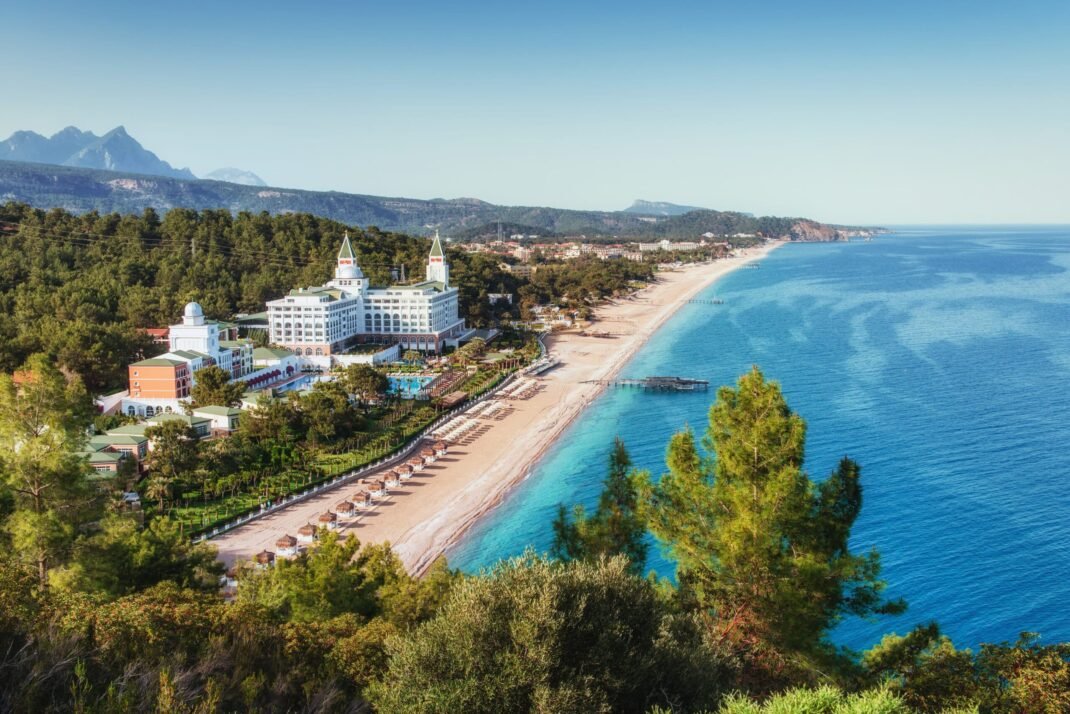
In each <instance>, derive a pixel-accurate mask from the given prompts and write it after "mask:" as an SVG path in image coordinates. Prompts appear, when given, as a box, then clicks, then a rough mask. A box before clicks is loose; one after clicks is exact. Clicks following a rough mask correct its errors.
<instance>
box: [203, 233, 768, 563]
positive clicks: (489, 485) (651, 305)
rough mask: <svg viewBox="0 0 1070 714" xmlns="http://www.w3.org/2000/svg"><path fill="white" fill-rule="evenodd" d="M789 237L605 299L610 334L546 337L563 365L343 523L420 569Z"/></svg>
mask: <svg viewBox="0 0 1070 714" xmlns="http://www.w3.org/2000/svg"><path fill="white" fill-rule="evenodd" d="M780 245H783V242H779V241H778V242H770V243H766V244H764V245H762V246H758V247H756V248H752V249H748V250H745V251H742V253H741V254H740V255H739V256H737V257H734V258H728V259H725V260H720V261H717V262H715V263H708V264H701V265H694V266H687V267H684V268H681V269H679V270H676V271H672V272H667V273H663V274H660V277H659V279H658V280H657V281H656V282H655V283H652V284H651V285H648V286H646V287H644V288H643V289H641V290H639V291H638V292H637V293H635V294H633V295H632V296H629V297H628V298H625V299H622V300H619V301H615V302H612V303H609V304H607V305H603V306H600V307H599V308H598V310H597V311H596V315H595V319H594V320H593V326H594V327H596V328H597V329H598V330H600V331H604V332H609V333H610V334H611V335H612V337H611V338H597V337H592V336H589V335H588V336H583V335H580V334H578V333H576V332H567V333H560V334H558V335H553V336H551V337H549V338H548V339H547V351H548V352H549V353H552V354H553V355H554V356H556V357H557V358H558V359H559V360H560V361H561V364H560V365H559V366H557V367H555V368H554V369H552V370H550V371H549V372H547V373H545V374H544V375H541V376H540V377H538V378H536V380H535V382H536V383H537V389H535V390H533V393H532V394H530V395H529V396H527V397H526V398H507V399H506V398H503V399H502V401H504V402H506V403H507V404H508V408H507V409H505V410H504V411H503V413H502V414H499V415H497V416H496V417H494V418H486V419H480V422H481V425H480V428H479V429H478V430H477V432H476V433H475V434H474V435H473V436H471V437H469V438H467V439H464V440H462V442H461V443H459V444H455V445H452V446H451V448H450V453H449V454H448V455H447V456H446V457H445V458H442V459H440V460H439V461H438V462H436V463H435V464H432V465H430V466H429V467H428V468H427V470H426V471H424V472H423V473H421V474H419V475H418V476H417V477H416V478H413V479H411V480H410V481H408V482H405V483H404V484H402V487H401V488H400V489H396V490H392V493H391V495H390V497H389V498H388V499H386V500H384V501H381V502H380V503H379V504H378V505H377V507H376V508H375V509H373V510H372V511H369V512H366V513H364V514H363V515H362V517H361V518H360V520H359V521H357V522H354V523H349V524H343V525H342V526H341V527H340V528H339V531H340V532H342V533H345V534H354V535H356V536H357V537H358V538H359V539H360V540H361V542H362V543H381V542H389V543H390V544H391V546H392V547H393V549H394V552H395V553H396V554H397V556H398V557H399V558H400V559H401V561H402V563H403V564H404V565H405V567H406V568H407V569H408V570H409V571H410V572H412V573H413V574H415V575H421V574H423V573H424V572H426V570H427V569H428V568H429V567H430V565H431V564H432V563H433V562H434V561H435V560H436V559H437V558H438V557H439V556H441V555H442V554H443V553H445V552H446V550H448V549H449V548H451V547H452V546H454V545H455V544H456V543H457V542H459V541H460V540H461V538H463V537H464V535H465V534H466V533H467V531H468V529H469V528H470V527H471V526H472V525H473V524H474V523H476V522H477V521H478V520H479V519H480V518H482V517H483V516H485V515H486V514H487V513H489V512H490V511H492V510H493V509H494V508H496V507H497V506H498V505H500V504H501V503H502V501H503V500H504V499H505V497H506V496H507V495H508V493H509V492H510V491H512V489H513V488H515V487H516V486H517V485H518V484H519V483H521V482H522V481H523V480H524V479H525V478H527V477H528V476H529V475H530V473H531V471H532V469H533V467H534V465H535V464H536V463H537V462H538V461H539V459H541V458H542V457H543V455H544V454H545V453H546V451H547V450H548V449H549V448H550V447H551V446H552V445H553V444H554V442H556V441H557V439H558V437H559V436H560V435H561V434H562V433H563V432H564V430H565V429H566V428H568V426H570V425H571V424H572V422H573V421H574V420H575V418H576V417H577V416H579V414H581V413H582V412H583V410H584V409H585V408H586V407H587V406H588V405H589V404H590V403H591V402H592V401H593V400H594V398H595V397H597V396H598V395H599V394H600V393H601V391H602V389H604V385H603V384H601V383H600V381H601V380H608V379H612V378H613V377H614V376H616V375H617V374H618V373H619V372H620V370H621V369H622V368H623V366H624V365H625V364H626V363H627V362H628V361H629V360H630V359H631V358H632V357H633V356H634V355H635V353H636V352H637V351H638V350H639V349H640V348H641V347H642V346H643V345H644V344H646V342H647V340H649V339H650V337H651V336H652V335H653V333H654V332H655V331H656V330H657V329H658V328H659V327H660V326H661V325H662V324H663V323H664V322H665V321H666V320H667V319H669V318H670V317H671V316H672V315H673V314H675V313H676V311H677V310H678V309H679V308H680V307H681V306H682V305H684V304H686V303H687V301H688V300H690V299H692V298H693V297H694V296H695V295H696V294H698V293H699V292H701V291H702V290H705V289H706V288H708V287H709V286H710V285H712V284H714V283H715V282H716V281H717V280H719V279H720V278H722V277H724V276H725V275H728V274H729V273H731V272H733V271H734V270H737V269H738V268H740V267H742V266H743V265H746V264H747V263H751V262H754V261H756V260H760V259H761V258H763V257H764V256H766V255H768V254H769V253H770V252H772V251H773V250H775V249H776V248H778V247H779V246H780ZM356 490H358V487H357V486H355V485H348V486H345V485H339V486H337V487H335V488H331V489H326V490H325V491H324V492H323V493H322V494H319V495H317V496H315V497H313V498H311V499H309V500H307V501H304V502H301V503H296V504H294V507H293V508H292V509H283V510H280V511H278V512H276V513H274V514H271V515H269V516H266V517H264V518H261V519H258V520H257V521H254V522H251V523H248V524H246V525H244V526H241V527H239V528H236V529H235V530H233V531H231V532H229V533H227V534H225V535H222V536H220V537H219V538H217V539H213V541H212V543H213V544H214V545H215V546H216V547H217V548H218V549H219V557H220V559H221V560H223V562H224V563H226V564H227V565H228V566H229V565H231V564H233V563H234V562H236V561H238V560H241V559H245V558H248V557H251V556H252V555H253V554H254V553H257V552H259V551H260V550H263V549H268V550H273V549H274V543H275V540H276V539H278V538H279V537H280V536H282V535H283V534H284V533H289V534H291V535H293V534H295V532H296V529H297V528H299V527H300V526H301V525H304V524H305V523H306V522H310V521H311V522H315V520H316V518H317V516H318V515H319V514H321V513H323V512H324V511H326V510H329V509H333V508H334V505H335V504H336V502H338V501H340V500H342V499H343V498H345V497H347V496H350V495H351V492H355V491H356Z"/></svg>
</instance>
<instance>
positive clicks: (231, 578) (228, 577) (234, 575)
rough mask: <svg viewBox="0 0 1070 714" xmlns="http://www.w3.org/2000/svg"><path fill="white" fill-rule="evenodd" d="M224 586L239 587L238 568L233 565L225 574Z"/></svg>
mask: <svg viewBox="0 0 1070 714" xmlns="http://www.w3.org/2000/svg"><path fill="white" fill-rule="evenodd" d="M223 587H224V588H231V589H233V588H236V587H238V568H237V567H233V568H231V569H229V570H228V571H227V572H226V573H225V574H224V575H223Z"/></svg>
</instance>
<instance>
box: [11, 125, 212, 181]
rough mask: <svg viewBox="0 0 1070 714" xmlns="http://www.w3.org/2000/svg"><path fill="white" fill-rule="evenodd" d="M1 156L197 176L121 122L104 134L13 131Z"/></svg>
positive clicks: (51, 162)
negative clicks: (152, 148)
mask: <svg viewBox="0 0 1070 714" xmlns="http://www.w3.org/2000/svg"><path fill="white" fill-rule="evenodd" d="M0 159H3V160H6V161H26V162H32V163H39V164H56V165H59V166H75V167H79V168H86V169H105V170H108V171H125V172H130V173H137V174H148V175H150V176H167V177H169V178H178V179H195V178H196V176H194V175H193V173H192V172H191V171H190V170H189V169H176V168H174V167H172V166H171V164H169V163H167V162H166V161H163V160H162V159H160V158H159V157H158V156H156V154H154V153H152V152H151V151H149V150H148V149H146V148H145V147H143V146H142V145H141V144H139V143H138V141H137V140H136V139H134V138H133V137H132V136H130V135H129V134H127V133H126V129H125V128H124V127H121V126H117V127H115V128H114V129H112V130H111V131H109V132H108V133H107V134H105V135H104V136H97V135H96V134H94V133H93V132H90V131H82V130H81V129H78V128H77V127H73V126H69V127H67V128H66V129H64V130H62V131H59V132H57V133H55V134H53V135H52V136H50V137H47V138H46V137H44V136H42V135H41V134H38V133H36V132H33V131H16V132H15V133H14V134H12V135H11V136H10V137H8V138H7V140H6V141H4V142H3V143H0Z"/></svg>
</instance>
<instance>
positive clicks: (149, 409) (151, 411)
mask: <svg viewBox="0 0 1070 714" xmlns="http://www.w3.org/2000/svg"><path fill="white" fill-rule="evenodd" d="M155 414H156V411H155V410H154V409H153V408H152V407H145V416H147V417H151V416H153V415H155Z"/></svg>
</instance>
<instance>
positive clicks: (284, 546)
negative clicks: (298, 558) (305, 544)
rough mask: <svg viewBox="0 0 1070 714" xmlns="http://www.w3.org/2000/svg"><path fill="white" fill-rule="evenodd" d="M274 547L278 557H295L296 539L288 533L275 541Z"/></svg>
mask: <svg viewBox="0 0 1070 714" xmlns="http://www.w3.org/2000/svg"><path fill="white" fill-rule="evenodd" d="M275 547H276V548H278V549H279V551H278V552H279V555H297V539H296V538H294V537H293V536H292V535H290V534H289V533H287V534H286V535H284V536H283V537H282V538H279V539H278V540H277V541H275Z"/></svg>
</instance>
